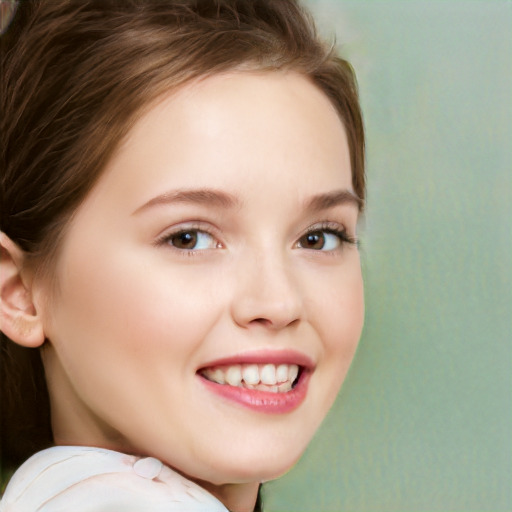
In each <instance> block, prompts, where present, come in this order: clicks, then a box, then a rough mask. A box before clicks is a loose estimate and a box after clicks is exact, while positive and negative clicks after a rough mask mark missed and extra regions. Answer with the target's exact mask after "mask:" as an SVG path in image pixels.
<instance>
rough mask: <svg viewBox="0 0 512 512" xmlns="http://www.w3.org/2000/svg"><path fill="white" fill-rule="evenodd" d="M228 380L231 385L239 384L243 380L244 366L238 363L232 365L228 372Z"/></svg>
mask: <svg viewBox="0 0 512 512" xmlns="http://www.w3.org/2000/svg"><path fill="white" fill-rule="evenodd" d="M226 382H227V383H228V384H229V385H230V386H239V385H240V383H241V382H242V367H241V366H240V365H239V364H237V365H235V366H230V367H229V368H228V371H227V372H226Z"/></svg>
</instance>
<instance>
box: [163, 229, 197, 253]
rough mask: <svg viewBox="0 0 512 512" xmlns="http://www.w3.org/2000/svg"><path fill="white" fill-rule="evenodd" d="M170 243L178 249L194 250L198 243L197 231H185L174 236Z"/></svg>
mask: <svg viewBox="0 0 512 512" xmlns="http://www.w3.org/2000/svg"><path fill="white" fill-rule="evenodd" d="M169 242H170V243H171V245H172V246H174V247H176V249H193V248H194V247H195V245H196V243H197V232H196V231H183V232H181V233H177V234H176V235H173V236H172V237H171V238H170V239H169Z"/></svg>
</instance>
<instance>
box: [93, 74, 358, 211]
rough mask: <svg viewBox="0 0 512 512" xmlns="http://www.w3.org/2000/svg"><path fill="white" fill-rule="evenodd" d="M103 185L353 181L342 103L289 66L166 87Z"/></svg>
mask: <svg viewBox="0 0 512 512" xmlns="http://www.w3.org/2000/svg"><path fill="white" fill-rule="evenodd" d="M100 185H101V186H100V187H99V188H103V189H104V191H105V192H106V191H107V189H108V193H109V194H111V195H112V196H115V197H117V198H119V199H120V200H123V201H125V202H126V201H131V202H134V201H135V202H139V203H144V202H146V201H149V200H151V198H152V197H154V196H156V195H158V194H161V193H162V192H164V191H165V189H167V188H168V189H174V188H176V187H178V188H185V189H189V188H193V187H197V186H202V187H214V188H218V187H220V188H223V189H225V190H227V191H229V192H232V193H234V194H236V195H243V193H244V190H245V191H250V192H251V193H255V192H256V191H258V190H259V191H261V192H263V193H265V190H263V189H267V192H268V191H269V189H270V188H272V187H281V188H283V189H286V188H288V189H289V190H290V189H294V190H297V192H298V193H299V194H305V193H306V192H307V188H308V187H310V188H312V190H311V193H321V192H326V191H328V190H330V189H332V188H338V189H340V188H345V189H349V190H352V183H351V169H350V156H349V150H348V145H347V140H346V134H345V130H344V127H343V124H342V122H341V120H340V118H339V116H338V114H337V112H336V110H335V108H334V107H333V105H332V104H331V102H330V101H329V99H328V98H327V97H326V95H325V94H324V93H323V92H322V91H320V90H319V89H318V88H317V87H316V86H315V85H313V84H312V83H311V82H310V81H309V80H308V79H307V78H305V77H303V76H302V75H299V74H297V73H285V72H268V73H261V72H260V73H254V72H238V73H230V74H221V75H216V76H212V77H208V78H205V79H203V80H200V81H197V82H194V83H191V84H188V85H186V86H184V87H183V88H181V89H179V90H178V91H175V92H173V93H170V94H168V95H166V96H163V97H162V98H160V100H159V101H158V102H157V103H155V104H153V105H152V106H151V108H149V109H148V110H147V111H146V112H145V113H144V115H143V116H142V117H141V118H140V119H139V120H138V121H137V123H136V124H135V125H134V126H133V128H132V130H131V131H130V133H129V134H128V136H127V137H126V139H125V140H124V142H123V143H122V145H121V146H120V148H119V149H118V151H117V152H116V154H115V156H114V157H113V158H112V159H111V161H110V162H109V164H108V165H107V168H106V170H105V172H104V174H103V176H102V178H101V180H100ZM301 187H302V189H301V190H298V188H301ZM323 188H324V189H326V190H322V189H323ZM242 199H243V198H242ZM134 206H137V205H136V204H134Z"/></svg>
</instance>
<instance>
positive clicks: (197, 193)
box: [133, 188, 240, 215]
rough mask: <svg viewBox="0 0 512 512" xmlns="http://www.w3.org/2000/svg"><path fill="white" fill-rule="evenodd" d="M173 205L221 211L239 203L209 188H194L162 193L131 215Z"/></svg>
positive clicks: (229, 196) (233, 198)
mask: <svg viewBox="0 0 512 512" xmlns="http://www.w3.org/2000/svg"><path fill="white" fill-rule="evenodd" d="M174 203H191V204H203V205H208V206H214V207H218V208H222V209H228V208H234V207H235V206H238V205H239V204H240V201H239V200H238V199H237V198H236V197H235V196H233V195H231V194H228V193H226V192H223V191H220V190H215V189H211V188H194V189H184V190H171V191H169V192H164V193H163V194H160V195H158V196H156V197H154V198H153V199H150V200H149V201H148V202H147V203H144V204H143V205H142V206H140V207H139V208H137V209H136V210H135V211H134V212H133V215H136V214H138V213H140V212H143V211H146V210H147V209H149V208H153V207H156V206H162V205H167V204H174Z"/></svg>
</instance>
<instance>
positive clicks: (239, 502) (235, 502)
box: [198, 482, 260, 512]
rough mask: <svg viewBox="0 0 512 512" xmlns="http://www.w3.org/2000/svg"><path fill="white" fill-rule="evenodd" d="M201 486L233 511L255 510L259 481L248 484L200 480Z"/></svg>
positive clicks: (248, 511) (249, 511) (250, 511)
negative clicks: (214, 483)
mask: <svg viewBox="0 0 512 512" xmlns="http://www.w3.org/2000/svg"><path fill="white" fill-rule="evenodd" d="M198 483H199V485H201V487H203V488H204V489H206V490H207V491H208V492H210V493H211V494H213V495H214V496H215V497H216V498H217V499H218V500H219V501H221V502H222V503H223V504H224V506H225V507H226V508H227V509H228V510H231V512H253V511H254V507H255V505H256V500H257V499H258V489H259V487H260V484H259V483H258V482H250V483H246V484H224V485H213V484H211V483H209V482H198Z"/></svg>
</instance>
